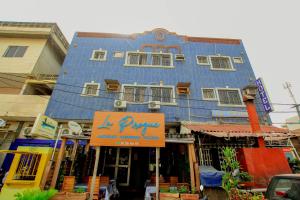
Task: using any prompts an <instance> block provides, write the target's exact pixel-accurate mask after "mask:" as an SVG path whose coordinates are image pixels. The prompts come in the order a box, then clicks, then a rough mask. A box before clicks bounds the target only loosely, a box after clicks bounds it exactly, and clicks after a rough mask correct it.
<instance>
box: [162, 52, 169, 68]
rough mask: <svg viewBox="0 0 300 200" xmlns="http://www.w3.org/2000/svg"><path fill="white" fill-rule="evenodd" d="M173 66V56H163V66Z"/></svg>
mask: <svg viewBox="0 0 300 200" xmlns="http://www.w3.org/2000/svg"><path fill="white" fill-rule="evenodd" d="M170 65H171V56H170V55H163V56H162V66H170Z"/></svg>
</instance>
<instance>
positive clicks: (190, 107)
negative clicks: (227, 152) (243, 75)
mask: <svg viewBox="0 0 300 200" xmlns="http://www.w3.org/2000/svg"><path fill="white" fill-rule="evenodd" d="M0 78H3V77H0ZM9 80H11V81H15V80H13V79H9ZM17 82H20V81H17ZM22 83H23V82H22ZM57 85H61V84H57ZM62 85H67V86H70V87H75V88H78V87H79V88H82V89H84V88H86V87H83V86H74V85H70V84H62ZM39 86H41V87H43V85H39ZM18 89H20V88H18ZM47 89H49V88H48V87H47ZM54 90H56V91H60V92H65V93H71V94H77V95H78V94H79V95H82V93H80V92H72V91H68V90H63V89H59V88H57V87H56V88H55V89H54ZM100 91H105V92H106V90H100ZM114 93H117V94H119V93H123V94H132V93H125V92H114ZM144 96H151V97H152V95H147V94H145V95H144ZM156 97H160V98H164V97H163V96H156ZM92 98H101V99H111V100H116V99H115V98H112V97H105V96H92ZM169 99H177V100H186V99H182V98H172V97H169ZM202 101H205V100H202ZM205 102H206V101H205ZM135 105H143V104H135ZM164 106H172V107H178V108H189V109H198V110H209V111H211V110H216V111H235V112H236V111H238V110H228V108H224V109H214V108H204V107H193V106H179V105H168V104H165V105H164ZM240 108H241V111H245V108H243V107H240ZM257 112H260V113H265V111H263V110H259V109H258V110H257ZM272 113H296V111H273V112H272Z"/></svg>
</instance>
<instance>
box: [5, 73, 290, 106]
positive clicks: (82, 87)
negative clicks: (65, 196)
mask: <svg viewBox="0 0 300 200" xmlns="http://www.w3.org/2000/svg"><path fill="white" fill-rule="evenodd" d="M5 74H8V73H5ZM9 75H11V76H15V77H19V78H27V77H24V76H18V75H14V74H9ZM0 78H4V77H1V76H0ZM5 79H7V80H10V81H16V80H13V79H8V78H5ZM16 82H19V83H24V82H20V81H16ZM55 85H64V86H70V87H75V88H81V89H84V88H86V87H84V86H80V85H71V84H67V83H55ZM137 86H138V85H137ZM132 87H135V85H132ZM153 87H157V86H156V85H153ZM55 90H56V88H55ZM95 90H97V91H98V90H99V91H104V92H107V90H103V89H101V88H99V89H95ZM114 93H119V94H131V93H125V92H122V91H115V92H114ZM142 96H145V97H146V96H150V97H152V95H149V94H143V95H142ZM156 97H160V98H163V96H156ZM169 98H170V99H175V100H176V99H177V100H185V101H187V100H190V101H203V102H207V100H203V99H195V98H189V99H187V98H176V97H169ZM255 103H256V104H261V105H262V103H261V102H255ZM271 104H272V105H286V106H295V104H288V103H271Z"/></svg>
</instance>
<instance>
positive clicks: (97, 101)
mask: <svg viewBox="0 0 300 200" xmlns="http://www.w3.org/2000/svg"><path fill="white" fill-rule="evenodd" d="M143 44H161V45H179V46H181V48H182V53H183V54H184V55H185V61H184V62H178V61H175V54H176V53H177V52H176V50H175V49H171V53H173V62H174V66H175V68H173V69H163V68H144V67H124V63H125V56H124V57H123V58H114V57H113V52H114V51H123V52H124V53H125V52H126V51H136V50H139V49H140V47H141V45H143ZM99 48H102V49H103V50H107V60H106V61H104V62H99V61H92V60H90V58H91V55H92V52H93V50H96V49H99ZM145 51H150V49H147V48H146V49H145ZM216 54H221V55H224V56H231V57H239V56H241V57H242V58H243V60H244V63H243V64H235V63H233V65H234V68H235V69H236V71H214V70H211V69H210V66H201V65H198V64H197V60H196V55H216ZM105 79H115V80H118V81H119V82H120V83H121V84H133V83H134V82H137V84H143V85H149V84H151V83H152V84H153V83H159V82H160V81H163V82H164V85H173V86H176V85H177V83H178V82H191V97H190V98H191V99H197V100H190V106H191V107H192V108H191V114H192V115H193V116H192V117H191V120H192V121H214V120H215V119H214V118H212V114H211V110H228V111H232V110H234V111H245V107H242V108H240V107H239V108H237V107H220V106H218V102H217V101H203V100H202V93H201V88H225V87H226V86H228V87H229V88H241V89H242V88H243V87H244V86H246V85H248V84H249V83H250V80H252V81H254V80H255V75H254V73H253V70H252V68H251V65H250V62H249V59H248V57H247V54H246V52H245V49H244V47H243V44H242V43H241V44H223V43H205V42H186V41H184V40H183V39H182V37H179V36H177V35H174V34H167V35H165V40H163V41H158V40H156V39H155V34H154V33H153V32H149V33H147V34H140V35H138V36H137V38H136V39H124V38H91V37H90V38H87V37H78V35H77V33H76V34H75V36H74V38H73V40H72V43H71V45H70V49H69V52H68V54H67V56H66V59H65V61H64V64H63V67H62V70H61V72H60V76H59V78H58V81H57V85H56V86H55V89H54V91H53V94H52V97H51V100H50V102H49V105H48V108H47V111H46V115H48V116H51V117H53V118H56V119H74V120H92V119H93V114H94V112H95V111H96V110H114V107H113V103H114V99H118V98H119V95H118V94H115V93H108V92H107V91H105V83H104V80H105ZM91 81H95V82H98V83H100V84H101V88H100V93H99V96H98V97H86V96H81V95H80V93H81V92H82V87H83V86H84V83H85V82H91ZM176 98H181V99H176V103H177V105H178V106H161V109H160V112H164V113H165V116H166V121H167V122H173V121H182V120H188V119H189V116H188V108H186V107H187V106H188V104H187V101H186V97H185V96H177V95H176ZM258 102H260V100H259V101H258ZM257 106H258V110H260V111H262V110H263V109H262V106H261V104H258V105H257ZM127 111H129V112H149V110H148V106H147V105H146V104H144V105H135V104H129V105H128V106H127ZM259 114H260V115H261V116H262V114H263V113H262V112H259ZM194 116H197V117H194ZM229 120H230V121H232V122H241V121H244V122H245V121H246V119H245V118H244V119H229Z"/></svg>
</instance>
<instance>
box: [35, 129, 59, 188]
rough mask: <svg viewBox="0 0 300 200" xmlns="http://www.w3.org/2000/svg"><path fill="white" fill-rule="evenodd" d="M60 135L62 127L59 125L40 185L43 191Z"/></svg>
mask: <svg viewBox="0 0 300 200" xmlns="http://www.w3.org/2000/svg"><path fill="white" fill-rule="evenodd" d="M61 133H62V125H60V127H59V128H58V134H57V137H56V139H55V143H54V147H53V152H52V155H51V159H50V161H49V162H48V165H47V167H46V169H45V173H44V176H43V177H44V178H43V180H42V182H41V184H40V187H41V188H42V189H43V188H44V187H45V185H46V181H47V177H48V175H49V172H50V169H51V167H52V164H53V160H54V155H55V151H56V147H57V143H58V140H59V138H60V136H61Z"/></svg>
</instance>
